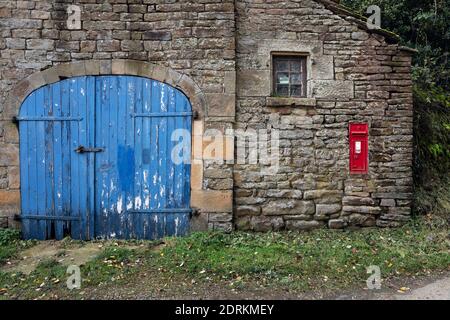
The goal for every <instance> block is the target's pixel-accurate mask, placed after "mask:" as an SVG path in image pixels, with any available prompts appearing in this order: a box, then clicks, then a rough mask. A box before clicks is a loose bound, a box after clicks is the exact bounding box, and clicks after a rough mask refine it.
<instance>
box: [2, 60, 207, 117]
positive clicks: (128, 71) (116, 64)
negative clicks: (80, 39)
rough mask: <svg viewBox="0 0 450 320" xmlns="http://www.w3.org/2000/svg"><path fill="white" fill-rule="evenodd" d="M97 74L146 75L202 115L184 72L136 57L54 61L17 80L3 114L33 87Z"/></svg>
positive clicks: (198, 94) (200, 97)
mask: <svg viewBox="0 0 450 320" xmlns="http://www.w3.org/2000/svg"><path fill="white" fill-rule="evenodd" d="M98 75H130V76H141V77H145V78H150V79H153V80H157V81H160V82H164V83H166V84H168V85H171V86H173V87H175V88H176V89H178V90H180V91H182V92H183V93H184V94H185V95H186V96H187V97H188V99H189V101H190V103H191V106H192V110H193V112H194V113H195V117H196V118H198V119H203V118H204V117H205V115H206V110H207V109H206V97H205V95H204V93H203V92H202V91H201V89H200V87H199V86H198V85H197V84H196V83H195V82H194V81H193V80H192V78H190V77H189V76H187V75H186V74H182V73H179V72H177V71H175V70H173V69H171V68H168V67H165V66H161V65H157V64H153V63H149V62H145V61H139V60H86V61H79V62H70V63H63V64H59V65H56V66H54V67H51V68H48V69H46V70H44V71H40V72H36V73H33V74H32V75H30V76H29V77H27V78H25V79H24V80H22V81H20V82H19V83H18V84H16V86H15V87H14V89H13V90H12V91H11V93H10V97H9V99H8V103H7V105H8V109H7V110H5V111H6V116H7V117H15V116H17V115H18V113H19V109H20V106H21V104H22V103H23V101H24V100H25V98H26V97H27V96H28V95H29V94H30V93H31V92H33V91H34V90H36V89H38V88H40V87H43V86H45V85H48V84H52V83H55V82H58V81H61V80H64V79H66V78H71V77H80V76H98Z"/></svg>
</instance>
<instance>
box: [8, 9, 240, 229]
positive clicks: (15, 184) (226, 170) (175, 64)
mask: <svg viewBox="0 0 450 320" xmlns="http://www.w3.org/2000/svg"><path fill="white" fill-rule="evenodd" d="M71 4H75V5H78V6H80V8H81V21H82V26H81V29H80V30H69V29H68V27H67V18H68V14H67V7H68V6H69V5H71ZM234 32H235V20H234V1H232V0H222V1H216V0H201V1H192V2H186V1H172V0H139V1H137V0H108V1H104V0H97V1H96V0H78V1H77V0H73V1H70V0H64V1H62V0H60V1H58V0H56V1H53V0H36V1H16V0H2V1H1V2H0V120H1V121H0V150H1V152H0V216H9V217H12V215H14V214H17V213H19V211H20V209H19V206H20V192H19V188H20V178H19V160H18V154H19V146H18V134H17V128H16V125H15V124H13V123H12V121H11V120H12V117H13V116H15V115H17V113H18V108H19V106H20V102H21V101H17V100H18V99H17V97H18V96H20V95H21V94H22V93H24V92H25V91H26V90H28V88H29V85H30V83H35V81H38V82H39V81H43V82H42V84H41V85H44V84H46V83H51V82H54V81H56V80H58V78H56V79H55V78H54V77H55V76H56V77H58V75H59V73H58V72H62V71H61V70H62V68H59V69H54V67H55V66H59V65H62V64H67V65H68V66H69V67H68V69H69V70H71V71H69V72H72V73H71V75H75V74H76V75H83V74H95V72H99V71H95V67H96V66H98V65H99V64H98V63H97V62H101V61H104V62H106V63H108V62H109V66H110V68H111V65H114V63H115V62H117V61H123V60H127V61H136V60H137V61H143V62H151V63H152V64H153V65H157V66H162V67H167V68H168V69H167V70H169V71H168V73H167V76H166V74H162V75H160V76H161V79H162V80H165V79H168V78H170V77H171V76H172V75H171V72H172V71H173V72H177V74H181V75H186V76H187V77H188V78H189V79H190V80H192V81H193V82H194V83H195V84H196V86H197V87H198V88H199V92H195V93H194V92H185V93H186V94H187V96H188V97H189V98H190V99H191V98H192V95H193V94H195V95H196V96H197V97H200V99H203V100H204V102H205V105H207V110H206V112H205V114H201V115H200V119H199V120H200V121H196V123H195V124H194V128H195V129H194V135H195V136H201V135H202V132H200V131H199V130H201V131H202V130H205V129H207V128H216V129H218V130H224V129H225V128H227V127H231V125H232V122H233V121H234V101H235V99H234V92H235V81H234V79H235V78H236V77H235V34H234ZM84 61H85V62H86V64H74V63H75V62H84ZM93 62H94V63H93ZM115 65H116V66H117V67H118V68H122V69H121V70H118V71H117V72H116V74H130V72H131V73H132V72H133V70H135V68H133V66H132V64H131V71H130V70H128V68H127V65H130V64H120V63H116V64H115ZM52 68H53V69H52ZM93 68H94V70H93ZM66 69H67V68H66ZM42 70H57V71H58V70H59V71H58V72H56V71H54V72H46V73H43V74H39V75H38V76H36V73H37V72H39V71H42ZM160 70H166V69H160ZM112 71H113V70H112ZM112 71H110V72H112ZM134 72H138V70H135V71H134ZM164 72H166V71H164ZM106 73H108V71H106ZM97 74H98V73H97ZM100 74H104V73H102V72H100ZM41 75H44V76H43V79H42V77H41ZM33 76H34V77H33ZM28 77H32V79H33V80H32V81H28V80H26V79H30V78H28ZM36 79H37V80H36ZM230 95H231V97H232V99H229V98H230ZM218 100H219V101H227V104H218V103H216V101H218ZM191 102H192V101H191ZM196 130H197V131H196ZM194 149H195V150H198V149H200V156H198V153H197V156H195V155H194V162H193V165H192V187H193V190H192V205H193V206H195V207H197V208H198V209H199V212H198V213H199V215H198V216H196V217H195V218H194V219H193V223H192V225H193V229H205V228H207V227H209V228H211V229H218V228H220V229H228V230H229V229H231V221H232V187H233V183H232V179H231V178H232V175H231V174H230V172H231V168H230V166H229V165H218V164H214V163H209V162H208V159H203V157H202V152H201V151H202V149H203V145H202V144H201V142H200V143H195V141H194ZM206 194H207V196H206ZM211 201H214V206H213V205H212V204H211Z"/></svg>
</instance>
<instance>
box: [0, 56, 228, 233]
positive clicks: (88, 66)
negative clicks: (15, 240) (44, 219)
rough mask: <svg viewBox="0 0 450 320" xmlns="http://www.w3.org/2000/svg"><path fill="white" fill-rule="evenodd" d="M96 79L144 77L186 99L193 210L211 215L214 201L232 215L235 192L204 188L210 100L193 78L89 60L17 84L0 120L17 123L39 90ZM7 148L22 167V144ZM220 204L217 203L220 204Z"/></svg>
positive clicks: (15, 195) (16, 198)
mask: <svg viewBox="0 0 450 320" xmlns="http://www.w3.org/2000/svg"><path fill="white" fill-rule="evenodd" d="M96 75H97V76H100V75H130V76H141V77H145V78H150V79H153V80H156V81H160V82H163V83H166V84H168V85H171V86H173V87H174V88H176V89H178V90H180V91H182V92H183V93H184V94H185V95H186V97H187V98H188V99H189V102H190V103H191V107H192V110H193V112H194V113H195V115H194V117H193V118H194V119H193V127H192V163H191V164H192V165H191V207H192V208H193V209H194V210H195V212H211V208H210V207H211V205H210V204H209V203H210V201H209V199H210V198H211V197H213V198H214V199H216V200H217V201H218V202H219V203H225V204H224V205H222V206H218V207H219V209H221V208H224V209H223V210H221V211H220V212H225V211H226V212H231V210H232V198H231V192H229V193H230V194H229V196H228V197H225V196H224V195H223V192H221V191H214V190H205V189H204V186H203V179H204V177H203V171H204V161H203V153H202V137H203V131H204V122H205V120H206V111H207V100H206V96H205V94H204V93H203V92H202V90H201V89H200V87H199V86H198V85H197V84H196V83H195V82H194V81H193V80H192V78H190V77H189V76H188V75H186V74H182V73H179V72H177V71H175V70H173V69H171V68H168V67H165V66H161V65H157V64H153V63H148V62H144V61H138V60H86V61H79V62H69V63H62V64H59V65H56V66H53V67H51V68H48V69H46V70H43V71H39V72H36V73H33V74H32V75H30V76H28V77H27V78H25V79H23V80H22V81H20V82H19V83H17V84H16V85H15V86H14V87H13V89H12V90H11V91H10V92H9V94H8V97H7V101H6V105H5V108H4V110H3V112H2V113H1V114H0V120H2V121H11V120H14V119H15V117H16V116H18V115H19V111H20V107H21V105H22V103H23V102H24V101H25V99H26V98H27V97H28V95H29V94H31V93H32V92H33V91H34V90H36V89H39V88H41V87H43V86H46V85H49V84H52V83H56V82H59V81H61V80H64V79H67V78H71V77H80V76H96ZM17 139H18V138H17ZM5 146H6V147H8V148H10V149H11V150H9V149H8V150H9V151H8V153H9V154H10V155H11V157H13V158H14V159H17V161H15V162H14V163H13V164H14V166H17V167H18V165H19V163H18V159H19V141H17V142H15V143H7V144H6V145H5ZM16 162H17V163H16ZM16 171H17V172H16V173H15V179H16V180H18V179H19V170H16ZM19 188H20V185H19V186H18V187H17V188H16V189H14V190H12V195H11V198H12V200H11V205H12V208H13V209H11V210H10V211H11V213H18V212H19V211H20V209H19V208H20V189H19ZM227 195H228V194H227ZM217 201H216V202H215V203H217ZM213 202H214V201H213ZM219 209H214V210H219ZM2 210H3V211H5V210H6V209H5V208H4V206H2V205H0V213H1V212H2ZM214 210H212V211H214ZM7 213H8V215H11V214H10V212H9V211H8V212H7ZM194 218H195V219H197V220H201V219H200V218H196V216H195V215H194V217H193V221H194ZM197 224H198V222H195V225H193V227H192V226H191V228H193V230H206V228H207V226H205V227H203V223H200V225H201V227H197Z"/></svg>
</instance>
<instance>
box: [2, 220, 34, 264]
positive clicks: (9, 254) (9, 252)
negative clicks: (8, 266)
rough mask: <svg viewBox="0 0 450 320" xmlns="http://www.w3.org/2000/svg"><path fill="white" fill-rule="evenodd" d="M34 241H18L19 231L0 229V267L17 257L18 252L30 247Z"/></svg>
mask: <svg viewBox="0 0 450 320" xmlns="http://www.w3.org/2000/svg"><path fill="white" fill-rule="evenodd" d="M34 243H35V241H31V240H28V241H23V240H20V231H19V230H16V229H0V265H2V264H4V263H5V262H7V261H8V260H9V259H12V258H14V257H16V256H17V254H18V253H19V251H20V250H23V249H26V248H28V247H30V246H32V245H33V244H34Z"/></svg>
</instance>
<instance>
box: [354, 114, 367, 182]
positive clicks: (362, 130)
mask: <svg viewBox="0 0 450 320" xmlns="http://www.w3.org/2000/svg"><path fill="white" fill-rule="evenodd" d="M349 142H350V173H353V174H358V173H359V174H363V173H367V172H368V170H369V125H368V124H367V123H350V126H349Z"/></svg>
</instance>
